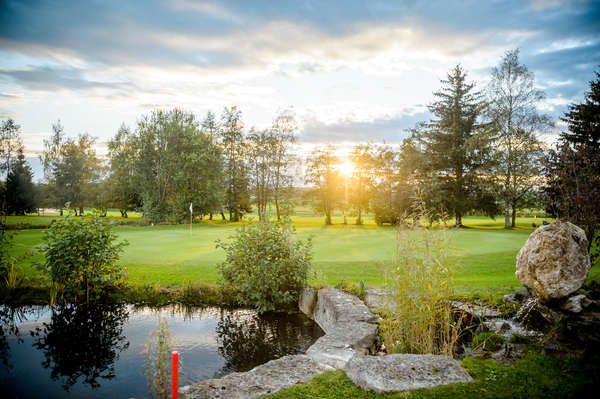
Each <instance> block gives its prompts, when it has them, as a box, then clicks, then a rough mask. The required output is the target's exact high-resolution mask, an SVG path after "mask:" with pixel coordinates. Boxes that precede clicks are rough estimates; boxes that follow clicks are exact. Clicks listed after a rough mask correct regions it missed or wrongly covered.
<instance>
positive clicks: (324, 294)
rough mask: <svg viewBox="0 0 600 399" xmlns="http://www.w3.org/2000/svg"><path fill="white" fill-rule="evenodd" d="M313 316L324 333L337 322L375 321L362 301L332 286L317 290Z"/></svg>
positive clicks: (375, 318)
mask: <svg viewBox="0 0 600 399" xmlns="http://www.w3.org/2000/svg"><path fill="white" fill-rule="evenodd" d="M313 318H314V320H315V321H316V322H317V324H318V325H319V326H320V327H321V328H322V329H323V331H325V333H328V332H329V331H331V330H332V329H333V328H334V327H335V325H336V324H338V323H358V322H365V323H375V322H377V317H375V315H373V313H371V312H370V311H369V308H368V307H367V306H366V305H365V304H364V303H363V301H361V300H360V299H358V298H357V297H355V296H354V295H350V294H348V293H346V292H342V291H340V290H337V289H335V288H333V287H326V288H322V289H320V290H319V292H318V294H317V304H316V306H315V309H314V312H313Z"/></svg>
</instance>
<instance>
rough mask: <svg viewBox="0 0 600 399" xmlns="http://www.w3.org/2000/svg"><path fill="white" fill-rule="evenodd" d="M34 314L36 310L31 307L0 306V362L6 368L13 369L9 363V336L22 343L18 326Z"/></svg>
mask: <svg viewBox="0 0 600 399" xmlns="http://www.w3.org/2000/svg"><path fill="white" fill-rule="evenodd" d="M33 312H34V309H32V308H31V307H13V306H8V305H0V362H1V363H2V365H3V366H4V367H7V368H9V369H11V368H12V365H11V364H10V363H9V352H10V347H9V345H8V340H7V336H9V335H14V336H16V337H17V342H19V343H22V342H23V339H22V338H21V337H20V336H19V327H18V325H19V323H21V322H23V321H25V320H27V315H28V314H30V313H33Z"/></svg>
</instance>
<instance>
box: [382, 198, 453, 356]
mask: <svg viewBox="0 0 600 399" xmlns="http://www.w3.org/2000/svg"><path fill="white" fill-rule="evenodd" d="M410 219H411V220H413V221H415V223H411V224H409V225H399V226H398V229H397V253H396V257H395V260H394V262H393V263H392V264H391V266H390V267H388V268H387V270H386V285H387V288H388V290H389V291H390V293H391V295H392V301H391V304H389V305H388V308H387V310H385V317H384V320H383V321H382V322H381V325H380V327H381V328H380V330H381V334H382V337H383V340H384V344H385V346H386V349H387V351H388V352H389V353H434V354H446V355H452V354H453V350H454V346H455V344H456V341H457V340H458V337H459V331H458V325H459V321H456V320H455V319H454V314H453V310H452V308H451V307H450V304H449V300H450V298H451V297H452V295H453V293H454V276H455V273H456V268H457V265H456V263H455V262H453V260H452V253H451V252H452V250H451V247H450V235H449V233H448V232H447V230H446V229H444V228H441V227H440V228H437V229H428V228H425V227H423V224H422V223H421V221H422V220H423V219H426V214H425V211H424V208H423V206H422V205H418V206H417V208H416V209H415V210H414V211H413V215H412V217H411V218H410ZM405 220H408V218H407V219H405Z"/></svg>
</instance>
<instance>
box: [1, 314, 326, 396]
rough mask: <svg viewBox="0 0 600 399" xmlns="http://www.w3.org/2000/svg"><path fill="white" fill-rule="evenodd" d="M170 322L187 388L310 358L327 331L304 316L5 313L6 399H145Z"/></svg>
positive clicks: (3, 372)
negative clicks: (154, 345) (160, 332)
mask: <svg viewBox="0 0 600 399" xmlns="http://www.w3.org/2000/svg"><path fill="white" fill-rule="evenodd" d="M159 317H160V318H162V319H165V320H166V321H167V322H168V325H169V329H170V331H171V337H172V339H173V341H174V344H175V348H174V349H175V350H177V351H179V353H180V355H179V356H180V359H181V361H182V366H181V369H180V376H179V383H180V386H183V385H187V384H191V383H194V382H198V381H201V380H204V379H207V378H213V377H221V376H223V375H226V374H229V373H231V372H233V371H247V370H250V369H251V368H253V367H255V366H257V365H259V364H262V363H264V362H266V361H268V360H271V359H276V358H279V357H281V356H284V355H288V354H295V353H303V352H304V351H306V349H307V348H308V347H309V346H310V345H312V343H313V342H314V341H315V340H316V339H317V338H318V337H320V336H321V335H323V331H322V330H321V329H320V328H319V327H318V326H316V325H315V324H314V323H313V322H311V321H310V320H309V319H308V318H306V317H305V316H304V315H280V314H277V315H262V316H259V315H257V314H256V312H254V311H251V310H225V309H220V308H215V307H203V308H201V307H183V306H177V305H172V306H168V307H163V308H160V309H153V308H148V307H133V306H131V305H108V306H102V307H99V306H94V307H81V306H80V307H78V306H74V305H65V306H59V307H55V308H54V311H52V310H51V309H50V308H49V307H41V306H37V307H24V308H18V309H14V308H9V307H6V306H2V305H0V397H8V398H11V397H17V398H133V397H135V398H145V397H148V390H147V387H146V377H145V375H144V371H145V370H144V359H145V357H144V347H145V345H146V343H147V342H148V340H149V338H150V336H151V334H152V332H153V331H154V330H156V328H157V322H158V319H159Z"/></svg>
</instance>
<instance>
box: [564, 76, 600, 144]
mask: <svg viewBox="0 0 600 399" xmlns="http://www.w3.org/2000/svg"><path fill="white" fill-rule="evenodd" d="M561 120H562V121H564V122H566V123H567V127H568V129H569V130H568V131H567V132H563V133H562V135H561V137H562V139H563V140H565V141H566V142H568V143H572V144H582V145H586V146H589V147H592V148H598V147H600V72H596V80H595V81H591V82H590V91H589V92H587V93H586V94H585V100H584V102H582V103H580V104H571V105H569V112H567V113H566V114H565V116H564V118H561Z"/></svg>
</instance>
